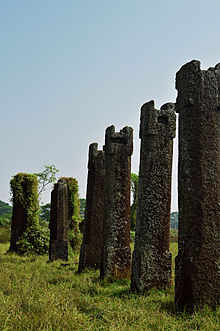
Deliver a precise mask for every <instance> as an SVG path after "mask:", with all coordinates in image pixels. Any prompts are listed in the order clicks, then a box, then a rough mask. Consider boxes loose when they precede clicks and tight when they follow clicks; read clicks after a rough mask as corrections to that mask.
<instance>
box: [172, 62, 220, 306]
mask: <svg viewBox="0 0 220 331" xmlns="http://www.w3.org/2000/svg"><path fill="white" fill-rule="evenodd" d="M176 88H177V90H178V96H177V102H176V110H177V112H178V113H179V166H178V168H179V173H178V196H179V240H178V256H177V258H176V271H175V273H176V279H175V303H176V306H177V307H178V308H179V309H183V308H184V307H185V308H186V309H187V310H189V311H190V310H193V309H194V307H197V306H202V305H204V304H207V305H209V306H215V305H216V304H217V303H219V302H220V101H219V100H220V99H219V95H220V64H218V65H216V67H215V68H210V69H208V70H207V71H203V70H201V69H200V62H199V61H191V62H189V63H187V64H185V65H184V66H183V67H182V68H181V69H180V70H179V72H178V73H177V75H176Z"/></svg>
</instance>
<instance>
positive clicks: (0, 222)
mask: <svg viewBox="0 0 220 331" xmlns="http://www.w3.org/2000/svg"><path fill="white" fill-rule="evenodd" d="M10 225H11V215H10V214H5V215H2V216H0V226H3V227H10Z"/></svg>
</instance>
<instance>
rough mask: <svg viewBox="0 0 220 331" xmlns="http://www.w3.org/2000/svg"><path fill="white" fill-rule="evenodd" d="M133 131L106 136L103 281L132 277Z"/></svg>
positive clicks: (110, 130)
mask: <svg viewBox="0 0 220 331" xmlns="http://www.w3.org/2000/svg"><path fill="white" fill-rule="evenodd" d="M132 152H133V129H132V128H130V127H124V128H123V129H122V130H121V131H120V132H115V127H114V126H110V127H108V128H107V129H106V135H105V171H106V173H105V202H104V222H103V250H102V260H101V269H100V276H101V278H109V279H120V278H126V277H130V272H131V248H130V177H131V155H132Z"/></svg>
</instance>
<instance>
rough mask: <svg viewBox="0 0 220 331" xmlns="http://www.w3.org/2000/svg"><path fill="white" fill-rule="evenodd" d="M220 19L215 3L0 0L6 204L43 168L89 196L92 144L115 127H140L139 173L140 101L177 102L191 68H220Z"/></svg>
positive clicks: (0, 181) (0, 135)
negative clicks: (186, 68)
mask: <svg viewBox="0 0 220 331" xmlns="http://www.w3.org/2000/svg"><path fill="white" fill-rule="evenodd" d="M219 13H220V1H219V0H209V1H202V0H191V1H189V0H184V1H182V0H160V1H159V0H154V1H148V0H133V1H132V0H59V1H58V0H0V42H1V52H0V115H1V130H0V141H1V163H0V200H3V201H8V198H9V191H10V189H9V181H10V179H11V177H12V176H13V175H15V174H16V173H17V172H30V173H33V172H39V171H40V170H41V169H42V168H43V166H44V164H55V166H56V167H57V168H58V169H60V173H59V176H73V177H76V178H77V179H78V181H79V187H80V195H81V197H85V192H86V180H87V157H88V146H89V144H90V143H92V142H98V143H99V147H100V148H101V147H102V145H103V143H104V134H105V129H106V127H108V126H109V125H112V124H113V125H115V126H116V130H120V129H121V128H122V127H124V126H126V125H129V126H132V127H133V128H134V148H135V150H134V154H133V158H132V171H133V172H138V167H139V138H138V130H139V117H140V107H141V105H142V104H143V103H144V102H146V101H149V100H151V99H154V100H155V104H156V107H157V108H159V107H160V106H161V105H162V104H163V103H165V102H168V101H173V102H175V98H176V91H175V73H176V72H177V71H178V70H179V69H180V67H181V66H182V65H183V64H184V63H185V62H188V61H190V60H192V59H198V60H200V61H201V62H202V68H204V69H207V68H208V67H210V66H214V65H215V64H216V63H218V62H220V40H219V39H220V34H219V32H220V19H219ZM174 155H175V158H174V159H175V168H176V166H177V165H176V161H177V147H175V154H174ZM175 178H176V171H174V180H173V205H172V210H176V209H177V200H176V179H175ZM43 200H44V202H48V201H49V200H50V191H49V190H48V191H47V192H46V193H45V194H44V197H43Z"/></svg>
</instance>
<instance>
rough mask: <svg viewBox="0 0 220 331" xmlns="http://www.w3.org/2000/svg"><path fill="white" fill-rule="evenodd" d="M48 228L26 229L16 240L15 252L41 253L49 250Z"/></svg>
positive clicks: (23, 253)
mask: <svg viewBox="0 0 220 331" xmlns="http://www.w3.org/2000/svg"><path fill="white" fill-rule="evenodd" d="M49 240H50V237H49V229H47V228H40V229H30V228H29V229H27V230H26V231H25V232H24V233H23V235H22V236H21V237H20V239H19V240H18V242H17V253H18V254H20V255H29V254H36V255H42V254H46V253H48V251H49Z"/></svg>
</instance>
